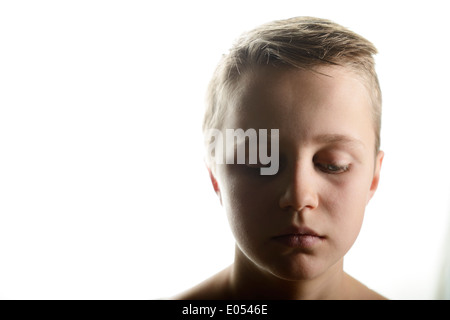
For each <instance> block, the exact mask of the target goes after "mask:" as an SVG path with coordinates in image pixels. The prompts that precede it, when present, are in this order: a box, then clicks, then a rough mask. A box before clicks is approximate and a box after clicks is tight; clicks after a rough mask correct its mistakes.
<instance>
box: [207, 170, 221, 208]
mask: <svg viewBox="0 0 450 320" xmlns="http://www.w3.org/2000/svg"><path fill="white" fill-rule="evenodd" d="M206 169H207V170H208V173H209V178H210V179H211V183H212V185H213V188H214V192H215V193H216V194H217V196H218V197H219V200H220V204H222V195H221V194H220V188H219V183H218V182H217V179H216V177H215V176H214V173H213V172H212V170H211V169H210V168H209V167H208V166H206Z"/></svg>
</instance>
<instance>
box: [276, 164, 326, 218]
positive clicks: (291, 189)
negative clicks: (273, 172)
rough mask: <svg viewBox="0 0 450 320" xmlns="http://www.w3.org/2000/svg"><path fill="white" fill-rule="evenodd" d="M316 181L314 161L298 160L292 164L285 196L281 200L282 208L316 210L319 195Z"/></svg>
mask: <svg viewBox="0 0 450 320" xmlns="http://www.w3.org/2000/svg"><path fill="white" fill-rule="evenodd" d="M316 187H317V186H316V181H315V170H314V166H313V163H312V161H311V162H308V161H305V160H301V159H298V160H296V161H295V163H293V164H292V167H291V170H290V172H289V177H288V179H287V185H286V187H285V190H284V194H283V195H282V197H281V199H280V207H281V208H283V209H284V208H288V207H291V208H292V209H294V210H295V211H301V210H303V209H304V208H310V209H312V208H315V207H317V205H318V195H317V190H316V189H317V188H316Z"/></svg>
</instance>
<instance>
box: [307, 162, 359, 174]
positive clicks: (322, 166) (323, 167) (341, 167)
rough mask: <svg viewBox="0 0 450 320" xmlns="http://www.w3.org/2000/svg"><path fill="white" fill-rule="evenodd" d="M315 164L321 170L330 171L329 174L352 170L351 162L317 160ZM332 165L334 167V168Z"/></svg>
mask: <svg viewBox="0 0 450 320" xmlns="http://www.w3.org/2000/svg"><path fill="white" fill-rule="evenodd" d="M315 165H316V166H317V167H318V168H319V170H321V171H323V172H325V173H328V174H342V173H345V172H347V171H349V170H350V166H351V164H345V165H341V164H335V163H320V162H316V163H315ZM330 167H334V168H333V169H336V170H332V169H330Z"/></svg>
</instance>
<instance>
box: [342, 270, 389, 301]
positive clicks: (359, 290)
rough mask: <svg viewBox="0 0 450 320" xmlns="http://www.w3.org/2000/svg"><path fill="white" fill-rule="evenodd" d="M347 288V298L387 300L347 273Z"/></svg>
mask: <svg viewBox="0 0 450 320" xmlns="http://www.w3.org/2000/svg"><path fill="white" fill-rule="evenodd" d="M347 288H348V291H347V293H348V298H349V299H351V300H388V299H387V298H386V297H384V296H382V295H381V294H379V293H378V292H376V291H374V290H372V289H370V288H368V287H367V286H365V285H364V284H362V283H361V282H359V281H358V280H356V279H355V278H353V277H351V276H349V275H347Z"/></svg>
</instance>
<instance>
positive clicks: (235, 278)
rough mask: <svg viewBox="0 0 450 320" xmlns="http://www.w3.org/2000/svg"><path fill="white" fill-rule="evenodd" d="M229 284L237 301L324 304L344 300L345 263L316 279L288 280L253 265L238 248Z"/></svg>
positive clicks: (338, 264) (332, 267)
mask: <svg viewBox="0 0 450 320" xmlns="http://www.w3.org/2000/svg"><path fill="white" fill-rule="evenodd" d="M230 271H231V272H230V273H229V274H228V276H229V284H230V287H231V292H232V296H233V297H234V298H237V299H283V300H322V299H342V298H343V297H344V292H345V290H344V288H343V287H344V282H345V281H344V280H345V278H346V275H345V273H344V271H343V259H341V260H340V261H338V262H337V263H335V264H334V265H333V266H331V267H330V268H329V269H328V270H326V271H325V272H324V273H323V274H321V275H319V276H317V277H314V278H312V279H302V280H286V279H282V278H279V277H277V276H276V275H274V274H272V273H270V272H268V271H267V270H264V269H262V268H260V267H259V266H257V265H256V264H255V263H253V262H252V261H250V260H249V259H248V258H247V257H246V256H245V255H244V254H243V253H242V252H241V251H240V249H239V248H237V247H236V254H235V261H234V264H233V265H232V266H231V269H230Z"/></svg>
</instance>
